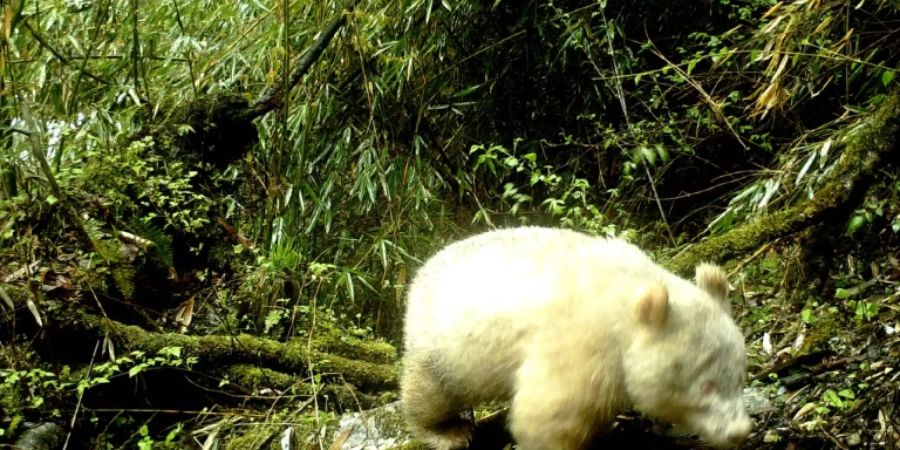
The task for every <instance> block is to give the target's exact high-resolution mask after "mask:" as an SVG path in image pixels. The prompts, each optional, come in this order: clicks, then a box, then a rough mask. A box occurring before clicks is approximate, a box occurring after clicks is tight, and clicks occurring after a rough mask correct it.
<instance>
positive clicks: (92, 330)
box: [48, 309, 398, 392]
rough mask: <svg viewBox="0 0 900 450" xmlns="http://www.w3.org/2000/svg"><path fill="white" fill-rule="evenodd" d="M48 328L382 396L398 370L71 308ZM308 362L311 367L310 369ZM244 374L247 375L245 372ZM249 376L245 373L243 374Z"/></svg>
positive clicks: (293, 346)
mask: <svg viewBox="0 0 900 450" xmlns="http://www.w3.org/2000/svg"><path fill="white" fill-rule="evenodd" d="M51 320H52V323H48V327H49V328H51V329H53V328H57V329H62V330H67V331H69V332H75V333H77V334H81V335H84V334H92V335H93V337H95V338H102V337H103V336H105V335H107V333H108V334H109V335H110V336H114V337H115V340H116V341H117V342H118V344H119V345H120V346H121V347H122V348H127V349H130V350H138V349H139V350H142V351H144V352H147V353H156V352H158V351H159V350H160V349H162V348H164V347H181V348H182V349H183V354H184V355H185V356H194V357H196V358H197V360H198V366H205V367H215V366H221V367H224V366H228V365H234V364H254V365H261V366H263V367H266V368H268V369H272V370H279V371H282V372H292V373H303V374H306V373H308V372H309V371H311V372H312V373H315V374H319V375H321V376H322V377H323V382H328V381H330V380H335V381H339V382H342V383H343V382H346V383H351V384H353V385H355V386H357V387H358V388H359V389H360V390H361V391H364V392H382V391H385V390H393V389H396V388H397V386H398V372H397V368H396V366H395V365H393V364H379V363H370V362H366V361H358V360H353V359H349V358H345V357H342V356H338V355H332V354H329V353H324V352H321V351H318V350H310V349H308V348H307V347H306V345H305V343H301V342H298V341H294V342H289V343H282V342H277V341H272V340H268V339H263V338H258V337H255V336H251V335H247V334H241V335H237V336H215V335H214V336H189V335H183V334H177V333H155V332H149V331H146V330H144V329H142V328H139V327H136V326H133V325H125V324H122V323H120V322H116V321H113V320H109V319H103V318H99V317H96V316H92V315H89V314H86V313H84V312H83V311H80V310H77V309H69V310H66V311H58V312H57V316H56V317H54V318H52V319H51ZM310 364H312V367H310ZM245 374H247V373H246V372H245ZM247 375H249V374H247Z"/></svg>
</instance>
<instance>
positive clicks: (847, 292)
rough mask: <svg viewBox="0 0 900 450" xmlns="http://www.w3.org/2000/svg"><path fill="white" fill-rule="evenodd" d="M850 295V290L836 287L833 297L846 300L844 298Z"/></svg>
mask: <svg viewBox="0 0 900 450" xmlns="http://www.w3.org/2000/svg"><path fill="white" fill-rule="evenodd" d="M850 295H851V292H850V290H849V289H844V288H837V290H836V291H834V296H835V298H837V299H840V300H846V299H848V298H850Z"/></svg>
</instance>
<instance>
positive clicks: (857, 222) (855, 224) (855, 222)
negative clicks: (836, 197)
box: [847, 214, 866, 235]
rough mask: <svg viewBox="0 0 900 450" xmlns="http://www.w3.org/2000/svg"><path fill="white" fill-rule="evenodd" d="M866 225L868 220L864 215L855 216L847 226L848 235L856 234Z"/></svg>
mask: <svg viewBox="0 0 900 450" xmlns="http://www.w3.org/2000/svg"><path fill="white" fill-rule="evenodd" d="M865 224H866V218H865V217H864V216H863V215H862V214H857V215H854V216H853V217H852V218H851V219H850V223H848V224H847V234H850V235H852V234H855V233H856V232H857V231H859V229H860V228H862V226H863V225H865Z"/></svg>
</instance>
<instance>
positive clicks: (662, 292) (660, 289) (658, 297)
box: [637, 283, 669, 329]
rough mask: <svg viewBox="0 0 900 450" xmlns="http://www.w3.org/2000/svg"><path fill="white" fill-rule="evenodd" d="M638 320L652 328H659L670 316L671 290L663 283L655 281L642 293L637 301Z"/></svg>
mask: <svg viewBox="0 0 900 450" xmlns="http://www.w3.org/2000/svg"><path fill="white" fill-rule="evenodd" d="M637 316H638V320H640V322H641V323H642V324H644V325H647V326H649V327H651V328H655V329H659V328H662V327H663V325H665V324H666V320H668V318H669V292H668V291H667V290H666V287H665V286H663V285H662V283H654V284H652V285H650V286H648V287H647V289H646V290H645V291H644V292H642V293H641V294H640V297H639V298H638V302H637Z"/></svg>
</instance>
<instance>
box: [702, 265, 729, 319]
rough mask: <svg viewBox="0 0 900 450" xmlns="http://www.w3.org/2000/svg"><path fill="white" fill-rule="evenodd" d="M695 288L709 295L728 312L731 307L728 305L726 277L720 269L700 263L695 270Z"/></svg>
mask: <svg viewBox="0 0 900 450" xmlns="http://www.w3.org/2000/svg"><path fill="white" fill-rule="evenodd" d="M695 278H696V283H697V287H699V288H700V289H703V290H704V291H706V292H707V293H709V295H710V296H712V298H714V299H716V301H718V302H719V304H720V305H722V307H723V308H725V310H726V311H730V309H731V306H730V305H729V304H728V276H727V275H725V271H724V270H722V268H721V267H719V266H717V265H714V264H709V263H701V264H699V265H697V269H696V274H695Z"/></svg>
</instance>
